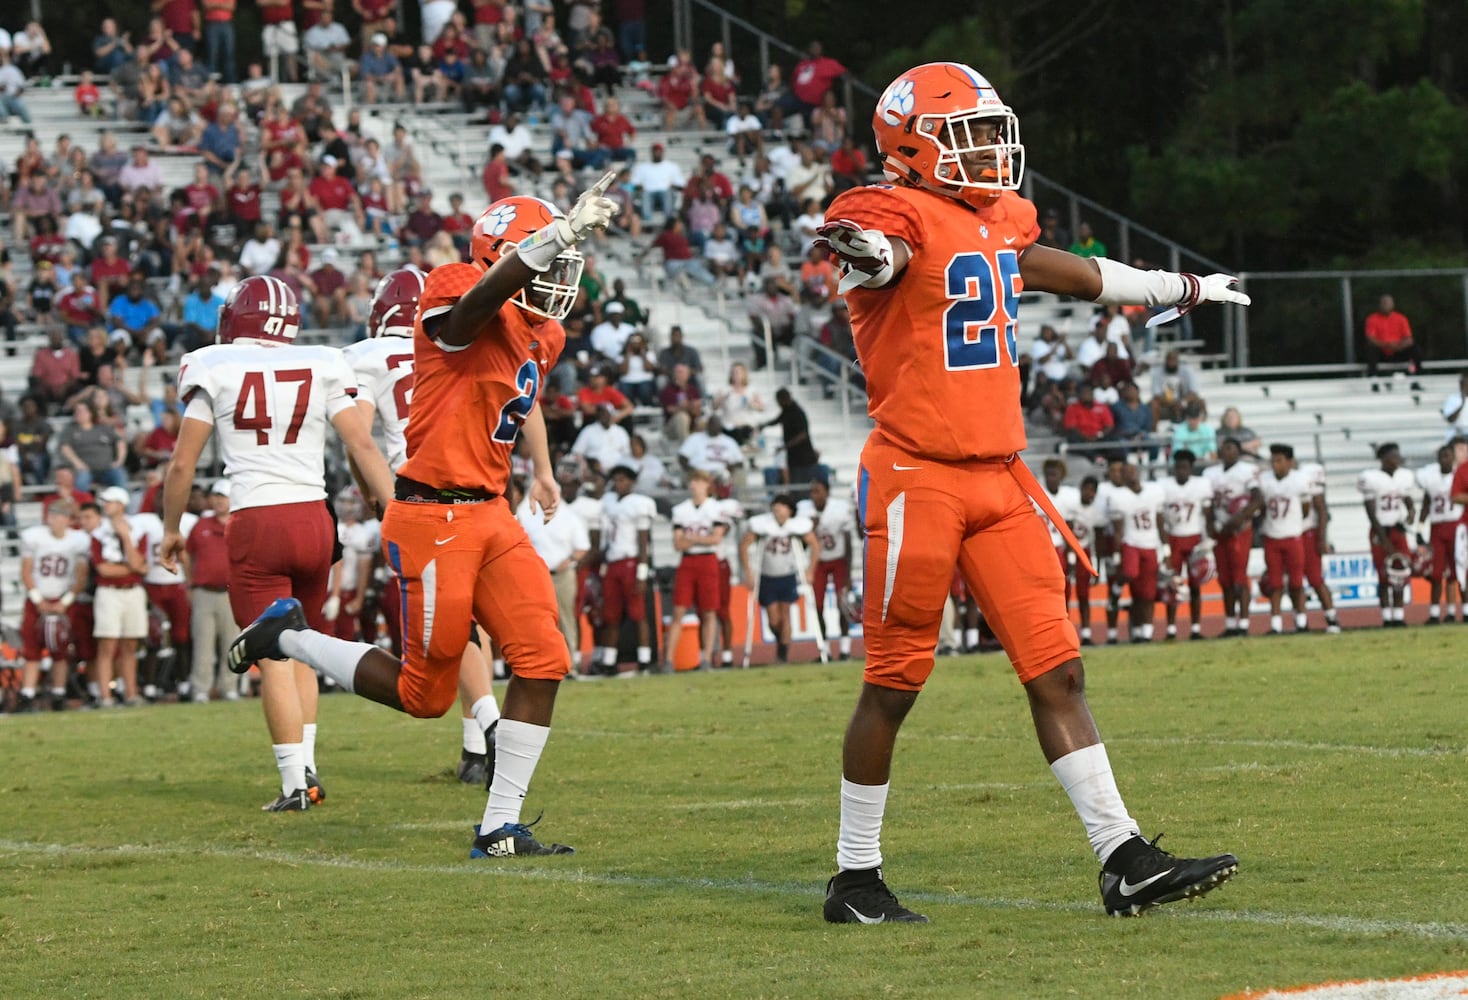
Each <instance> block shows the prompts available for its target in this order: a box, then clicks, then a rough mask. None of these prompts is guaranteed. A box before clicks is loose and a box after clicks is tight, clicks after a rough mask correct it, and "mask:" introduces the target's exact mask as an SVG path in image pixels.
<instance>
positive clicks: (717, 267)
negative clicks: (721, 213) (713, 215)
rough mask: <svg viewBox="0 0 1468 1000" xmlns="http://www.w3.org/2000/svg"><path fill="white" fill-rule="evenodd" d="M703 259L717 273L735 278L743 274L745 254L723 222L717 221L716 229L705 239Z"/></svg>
mask: <svg viewBox="0 0 1468 1000" xmlns="http://www.w3.org/2000/svg"><path fill="white" fill-rule="evenodd" d="M703 259H704V260H705V261H707V262H708V266H709V270H710V271H712V272H714V274H716V275H719V276H725V275H728V276H731V277H734V278H739V277H741V276H742V273H743V270H744V269H743V268H742V267H741V266H740V263H741V261H742V260H743V259H744V256H743V254H741V253H740V252H739V246H738V245H737V244H736V243H735V242H734V240H733V239H731V238H730V237H729V227H728V226H726V225H724V224H723V223H722V222H720V223H716V224H715V225H714V231H713V232H712V233H710V234H709V238H708V239H706V240H704V243H703Z"/></svg>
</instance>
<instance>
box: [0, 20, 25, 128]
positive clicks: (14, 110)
mask: <svg viewBox="0 0 1468 1000" xmlns="http://www.w3.org/2000/svg"><path fill="white" fill-rule="evenodd" d="M5 40H6V42H9V41H10V39H9V36H7V37H6V39H5ZM25 88H26V79H25V74H24V73H22V72H21V71H20V70H19V69H18V68H16V67H15V66H13V65H11V62H10V52H9V45H7V46H6V50H5V51H3V52H0V117H6V116H14V117H16V118H19V119H20V120H21V121H22V122H24V123H25V124H27V125H29V124H30V123H31V112H30V109H29V108H27V107H26V106H25V101H22V100H21V99H20V95H21V94H23V93H25Z"/></svg>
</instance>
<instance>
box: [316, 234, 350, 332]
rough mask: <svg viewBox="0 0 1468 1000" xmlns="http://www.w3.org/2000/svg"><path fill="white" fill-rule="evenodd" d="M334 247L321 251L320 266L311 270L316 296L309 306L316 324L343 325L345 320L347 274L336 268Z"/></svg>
mask: <svg viewBox="0 0 1468 1000" xmlns="http://www.w3.org/2000/svg"><path fill="white" fill-rule="evenodd" d="M336 262H337V252H336V248H335V247H327V248H326V249H325V250H323V251H321V266H320V267H318V268H317V269H316V270H314V271H312V272H311V284H312V286H313V287H314V288H315V289H316V298H315V299H314V300H313V301H312V303H311V306H312V308H313V309H315V311H316V324H317V325H318V326H344V325H346V322H347V276H346V275H345V274H343V273H342V272H341V271H339V270H337V266H336Z"/></svg>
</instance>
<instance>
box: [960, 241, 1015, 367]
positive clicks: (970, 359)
mask: <svg viewBox="0 0 1468 1000" xmlns="http://www.w3.org/2000/svg"><path fill="white" fill-rule="evenodd" d="M995 265H997V266H998V268H999V275H998V281H997V282H996V281H995V275H994V268H995ZM943 281H944V292H945V294H947V296H948V298H949V299H951V300H952V302H951V303H950V304H949V306H948V308H947V309H945V310H944V311H943V360H944V364H945V366H946V367H947V369H948V370H949V371H971V370H976V369H982V368H998V367H999V326H1000V324H1001V323H1002V324H1003V326H1004V345H1005V348H1006V349H1007V351H1008V353H1009V363H1010V365H1017V364H1019V350H1018V348H1017V347H1016V345H1015V338H1014V331H1015V319H1014V318H1015V317H1016V316H1017V315H1018V314H1019V288H1018V286H1019V283H1020V282H1019V254H1017V253H1015V252H1014V251H1013V250H1000V251H998V252H997V253H996V254H995V257H994V260H993V261H992V262H991V261H990V259H989V257H988V256H986V255H985V254H982V253H961V254H957V255H955V256H954V258H953V259H952V260H950V261H949V262H948V270H947V272H946V273H945V274H944V276H943ZM996 288H997V289H998V292H999V294H998V295H996V294H995V290H996ZM1001 296H1002V297H1003V303H1002V310H1001V303H1000V301H999V299H1000V297H1001Z"/></svg>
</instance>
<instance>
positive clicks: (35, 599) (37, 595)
mask: <svg viewBox="0 0 1468 1000" xmlns="http://www.w3.org/2000/svg"><path fill="white" fill-rule="evenodd" d="M25 596H26V600H28V601H30V602H31V603H32V604H36V605H39V604H40V603H41V602H42V601H44V600H45V598H44V597H42V596H41V592H40V591H39V590H37V589H36V588H35V587H32V588H31V589H30V590H27V591H26V592H25Z"/></svg>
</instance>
